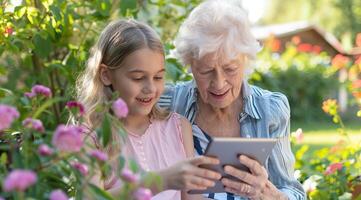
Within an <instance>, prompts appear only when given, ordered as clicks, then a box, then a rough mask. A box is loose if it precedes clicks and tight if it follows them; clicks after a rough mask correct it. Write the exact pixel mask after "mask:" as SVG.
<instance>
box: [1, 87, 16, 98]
mask: <svg viewBox="0 0 361 200" xmlns="http://www.w3.org/2000/svg"><path fill="white" fill-rule="evenodd" d="M10 95H13V92H12V91H11V90H8V89H6V88H0V97H5V96H10Z"/></svg>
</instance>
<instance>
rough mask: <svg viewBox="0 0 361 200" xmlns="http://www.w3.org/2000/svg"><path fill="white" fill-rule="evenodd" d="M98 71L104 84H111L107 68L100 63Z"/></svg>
mask: <svg viewBox="0 0 361 200" xmlns="http://www.w3.org/2000/svg"><path fill="white" fill-rule="evenodd" d="M99 67H100V68H99V72H100V80H101V81H102V82H103V84H104V85H105V86H109V85H111V84H112V81H111V77H110V73H109V69H108V67H107V66H106V65H104V64H100V66H99Z"/></svg>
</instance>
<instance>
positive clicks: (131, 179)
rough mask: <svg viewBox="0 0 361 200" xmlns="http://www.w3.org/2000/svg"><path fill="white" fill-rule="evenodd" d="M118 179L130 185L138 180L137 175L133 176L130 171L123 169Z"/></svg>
mask: <svg viewBox="0 0 361 200" xmlns="http://www.w3.org/2000/svg"><path fill="white" fill-rule="evenodd" d="M120 177H121V178H122V179H123V180H125V181H127V182H130V183H135V182H137V181H138V180H139V175H137V174H134V173H133V172H132V171H131V170H129V169H128V168H124V169H123V171H122V173H121V175H120Z"/></svg>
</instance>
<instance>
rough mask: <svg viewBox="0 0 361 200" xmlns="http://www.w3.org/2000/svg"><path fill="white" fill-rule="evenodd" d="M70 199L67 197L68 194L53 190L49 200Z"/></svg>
mask: <svg viewBox="0 0 361 200" xmlns="http://www.w3.org/2000/svg"><path fill="white" fill-rule="evenodd" d="M68 199H69V198H68V196H66V194H65V193H64V192H63V191H61V190H60V189H58V190H53V191H52V192H51V193H50V197H49V200H68Z"/></svg>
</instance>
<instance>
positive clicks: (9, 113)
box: [0, 104, 20, 132]
mask: <svg viewBox="0 0 361 200" xmlns="http://www.w3.org/2000/svg"><path fill="white" fill-rule="evenodd" d="M19 116H20V114H19V112H18V111H17V110H16V108H14V107H12V106H7V105H4V104H0V132H1V131H3V130H5V129H7V128H9V127H10V126H11V124H12V123H13V121H14V120H15V119H17V118H19Z"/></svg>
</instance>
